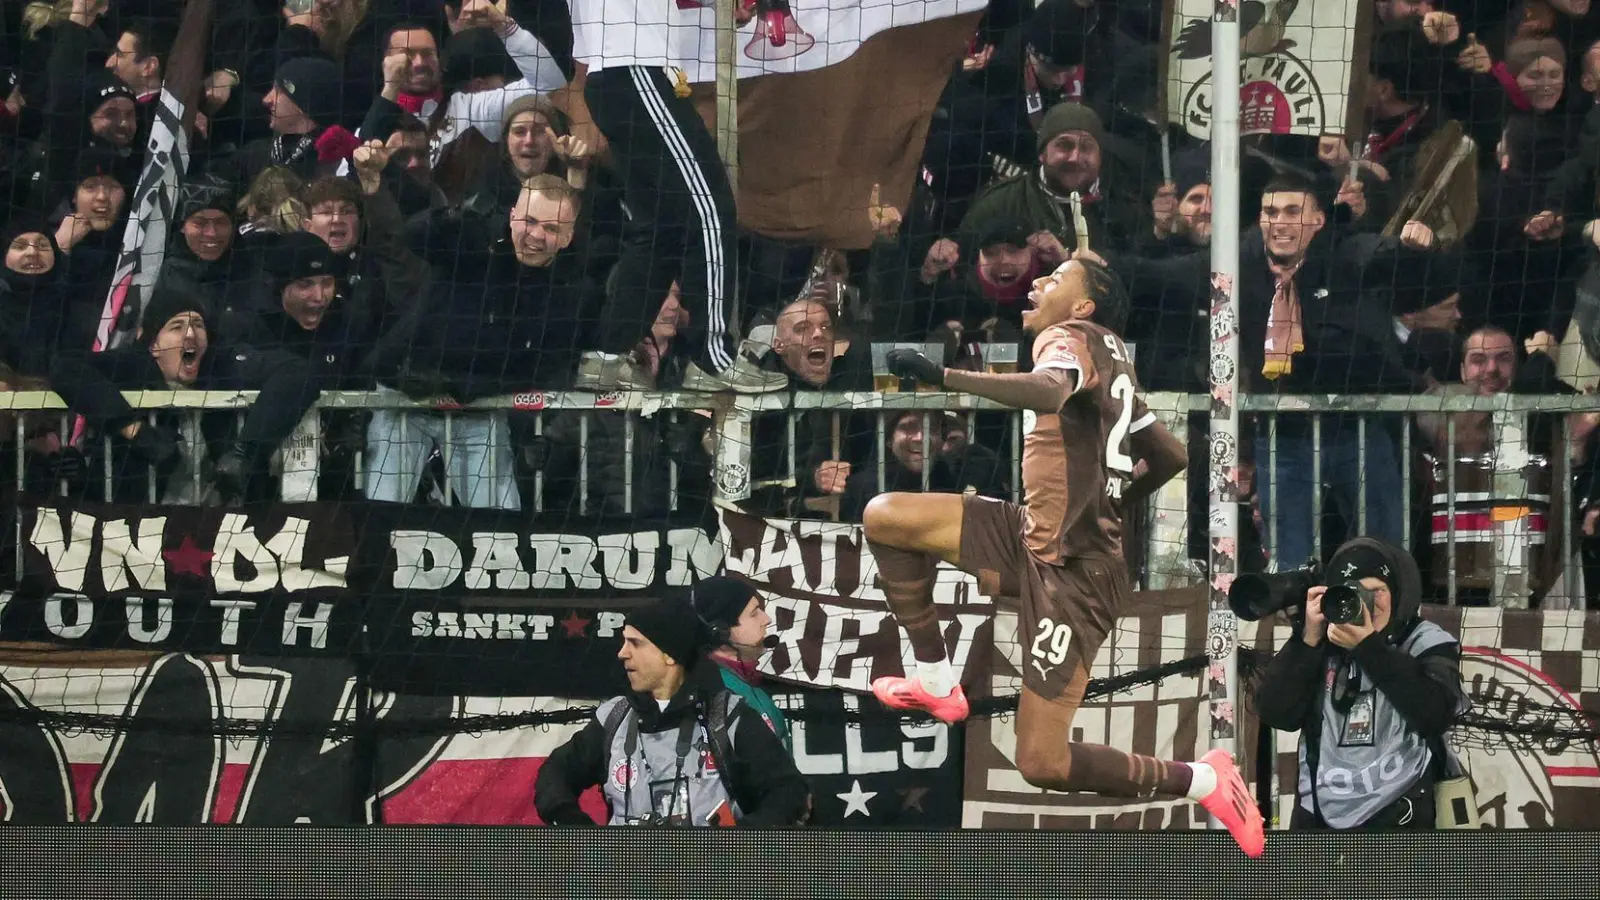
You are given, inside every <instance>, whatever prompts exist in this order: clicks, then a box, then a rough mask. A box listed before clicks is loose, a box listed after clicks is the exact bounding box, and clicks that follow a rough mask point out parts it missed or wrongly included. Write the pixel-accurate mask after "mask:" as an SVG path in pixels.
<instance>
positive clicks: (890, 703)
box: [872, 675, 967, 725]
mask: <svg viewBox="0 0 1600 900" xmlns="http://www.w3.org/2000/svg"><path fill="white" fill-rule="evenodd" d="M872 696H874V697H877V698H878V702H879V703H882V704H883V705H884V706H887V707H889V708H890V709H920V710H924V711H926V712H927V713H928V714H929V715H931V716H933V717H934V718H935V719H938V720H939V721H941V722H943V723H945V724H946V725H954V724H955V723H957V722H959V721H961V720H962V719H965V718H966V717H967V692H966V691H963V690H962V689H961V685H959V684H958V685H956V688H955V690H953V691H951V692H950V695H949V696H948V697H935V696H934V695H932V694H930V693H928V691H927V689H925V688H924V687H923V686H922V682H920V681H918V680H917V679H915V678H899V677H896V676H893V675H885V676H884V677H882V678H878V679H875V680H874V681H873V682H872Z"/></svg>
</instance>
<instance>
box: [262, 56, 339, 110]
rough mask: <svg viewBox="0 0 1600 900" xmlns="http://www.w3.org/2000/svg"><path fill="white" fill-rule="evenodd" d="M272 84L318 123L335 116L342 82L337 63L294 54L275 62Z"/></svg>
mask: <svg viewBox="0 0 1600 900" xmlns="http://www.w3.org/2000/svg"><path fill="white" fill-rule="evenodd" d="M272 84H273V86H274V87H276V88H277V89H278V90H280V91H282V92H283V93H285V94H287V95H288V97H289V99H290V100H293V101H294V105H295V106H298V107H300V111H301V112H303V113H305V114H306V117H307V118H309V119H310V120H311V121H313V122H315V123H317V124H318V125H332V124H334V121H335V120H336V119H338V117H339V97H340V95H341V94H342V93H343V90H342V89H343V87H344V84H343V77H342V75H341V74H340V72H339V67H338V66H336V65H334V64H333V63H332V62H330V61H328V60H326V59H322V58H320V57H316V56H299V57H296V58H294V59H291V60H289V61H288V62H285V63H284V64H283V65H281V66H278V71H277V74H275V75H273V76H272Z"/></svg>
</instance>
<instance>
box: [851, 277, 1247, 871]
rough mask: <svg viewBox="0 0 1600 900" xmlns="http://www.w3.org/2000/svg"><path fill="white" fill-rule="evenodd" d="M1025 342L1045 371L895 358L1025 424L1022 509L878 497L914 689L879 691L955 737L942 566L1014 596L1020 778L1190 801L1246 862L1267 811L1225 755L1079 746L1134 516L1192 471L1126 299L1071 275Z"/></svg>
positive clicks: (877, 540) (916, 356)
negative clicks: (1019, 659) (1149, 393)
mask: <svg viewBox="0 0 1600 900" xmlns="http://www.w3.org/2000/svg"><path fill="white" fill-rule="evenodd" d="M1028 300H1029V303H1030V307H1031V308H1030V309H1029V310H1028V311H1026V312H1024V313H1023V326H1024V327H1025V328H1026V329H1027V330H1028V331H1029V332H1030V333H1031V334H1033V335H1035V336H1036V337H1035V339H1034V343H1033V371H1031V372H1027V373H1023V374H987V373H979V372H966V371H960V370H956V369H945V368H942V367H940V366H939V365H937V364H935V363H934V362H933V361H932V360H929V359H928V358H927V357H925V356H923V355H921V354H920V353H917V352H916V351H914V350H895V351H892V352H891V353H890V355H889V367H890V369H891V370H893V371H894V373H895V374H897V375H900V376H902V377H907V376H909V377H913V378H916V379H917V380H918V381H922V382H924V383H927V384H931V385H935V386H941V387H945V388H948V389H950V390H952V391H961V392H964V393H969V394H975V395H977V396H980V397H987V398H989V399H992V400H995V401H998V402H1000V403H1004V404H1006V405H1008V406H1014V407H1018V408H1020V409H1023V410H1025V413H1024V418H1023V422H1024V426H1023V430H1024V432H1025V434H1026V437H1025V439H1024V443H1023V451H1022V483H1023V490H1024V494H1025V499H1026V501H1027V502H1026V503H1025V504H1024V505H1022V506H1018V505H1016V504H1014V503H1006V502H1002V501H998V500H992V499H989V498H986V497H980V496H961V495H955V494H914V493H891V494H883V495H880V496H878V497H876V498H874V499H873V500H872V502H871V503H870V504H869V505H868V506H867V509H866V515H865V517H864V519H865V523H866V534H867V542H868V544H869V545H870V546H871V549H872V552H873V555H874V556H876V557H877V560H878V574H879V578H880V582H881V586H882V588H883V593H884V596H885V597H886V598H887V599H888V602H889V608H890V610H891V611H893V613H894V615H895V618H896V619H897V620H898V621H899V622H900V624H901V625H902V626H903V627H904V628H905V629H906V632H907V634H908V636H909V638H910V641H911V646H912V649H913V652H914V655H915V658H916V668H915V672H914V673H913V674H912V675H911V677H906V678H880V679H878V680H877V681H875V682H874V683H873V685H872V690H873V693H874V694H876V695H877V697H878V699H879V700H880V701H882V702H883V704H884V705H885V706H889V707H892V708H894V709H921V710H926V711H927V712H929V713H931V714H932V715H933V716H934V717H935V718H938V719H940V720H942V721H945V722H956V721H959V720H961V719H963V718H965V717H966V715H967V711H968V710H967V699H966V696H965V694H963V692H962V690H961V687H960V686H959V685H957V684H955V683H954V677H953V675H952V672H951V667H950V662H949V659H948V657H947V656H946V653H945V644H944V638H943V636H942V635H941V634H940V631H939V620H938V615H937V613H936V612H935V609H934V604H933V578H934V569H935V567H936V566H937V564H938V560H941V559H942V560H945V561H946V562H948V563H950V564H951V565H954V566H957V567H959V568H961V569H962V570H963V571H966V572H968V573H971V574H973V575H975V576H977V578H978V583H979V585H980V587H981V588H982V589H983V591H984V592H985V593H986V594H989V595H991V596H994V595H998V596H1007V597H1018V598H1020V600H1021V605H1022V620H1021V629H1022V630H1021V639H1022V641H1023V642H1024V648H1023V652H1024V656H1025V658H1024V660H1023V677H1022V698H1021V701H1020V705H1019V706H1018V710H1017V725H1016V728H1017V769H1018V770H1019V771H1020V772H1021V773H1022V776H1023V777H1024V778H1026V779H1027V780H1028V782H1029V783H1030V784H1034V785H1037V786H1039V787H1043V788H1048V789H1050V790H1057V791H1092V792H1094V793H1098V794H1104V795H1108V796H1118V797H1151V796H1156V795H1169V796H1177V797H1188V798H1189V799H1191V800H1195V801H1198V802H1199V804H1200V805H1201V806H1202V807H1204V808H1205V809H1206V811H1208V812H1210V813H1211V814H1212V815H1214V816H1216V817H1217V819H1218V820H1219V821H1221V822H1222V823H1223V824H1224V825H1226V826H1227V828H1228V830H1229V831H1230V832H1232V833H1233V836H1234V838H1235V840H1237V841H1238V842H1239V845H1240V847H1242V848H1243V849H1244V851H1245V853H1246V854H1248V855H1250V856H1259V855H1260V854H1261V852H1262V849H1263V842H1264V835H1263V833H1262V821H1261V813H1260V811H1259V810H1257V809H1256V807H1255V805H1254V803H1253V802H1252V800H1251V798H1250V796H1249V793H1248V791H1247V790H1246V788H1245V784H1244V779H1243V778H1241V777H1240V775H1239V770H1238V768H1237V766H1235V765H1234V761H1233V758H1232V756H1231V755H1229V754H1228V752H1227V751H1225V750H1212V751H1211V752H1209V753H1207V754H1205V755H1204V756H1202V757H1201V758H1200V761H1199V762H1193V763H1181V762H1168V761H1166V760H1159V759H1153V758H1151V757H1147V756H1136V755H1131V754H1128V753H1124V752H1122V751H1120V750H1116V749H1113V748H1111V747H1103V746H1099V745H1094V744H1083V743H1074V742H1072V741H1071V740H1070V737H1071V727H1072V717H1073V714H1074V713H1075V712H1076V711H1077V709H1078V706H1079V705H1080V704H1081V703H1082V702H1083V696H1084V691H1085V689H1086V687H1087V686H1088V682H1089V665H1090V663H1091V662H1092V661H1093V660H1094V655H1095V653H1096V651H1098V650H1099V648H1100V644H1101V643H1102V642H1103V641H1104V640H1105V638H1106V636H1107V635H1108V634H1109V633H1110V632H1111V629H1112V627H1113V626H1114V624H1115V620H1116V616H1117V614H1118V612H1119V611H1120V610H1121V609H1122V607H1123V605H1124V603H1125V602H1126V601H1127V599H1128V593H1129V586H1128V570H1127V564H1126V562H1125V561H1124V559H1123V555H1122V507H1123V504H1124V503H1136V502H1138V501H1139V500H1141V499H1143V498H1145V497H1148V496H1150V495H1151V494H1152V493H1154V492H1155V490H1156V489H1157V488H1159V487H1160V486H1161V485H1162V484H1163V483H1165V482H1166V481H1167V480H1168V479H1170V478H1172V477H1173V476H1174V475H1176V474H1177V473H1178V472H1180V471H1182V469H1183V467H1184V464H1185V460H1186V458H1187V456H1186V453H1185V451H1184V448H1183V446H1182V444H1180V443H1179V442H1178V440H1177V439H1176V438H1174V437H1173V436H1172V434H1171V433H1170V432H1168V431H1167V430H1166V429H1165V428H1164V427H1163V426H1162V425H1161V424H1160V423H1159V422H1158V421H1156V417H1155V415H1154V414H1153V413H1151V412H1150V411H1149V410H1148V409H1146V407H1145V405H1144V401H1143V400H1142V399H1141V398H1140V396H1139V383H1138V381H1137V380H1136V378H1135V376H1134V370H1133V362H1132V360H1131V358H1130V357H1129V355H1128V350H1127V347H1126V345H1124V344H1123V342H1122V338H1121V337H1119V336H1118V331H1120V330H1121V328H1122V325H1123V322H1124V320H1125V319H1126V318H1127V315H1128V305H1129V304H1128V297H1127V293H1126V292H1125V291H1124V290H1123V288H1122V286H1121V284H1120V283H1119V282H1118V280H1117V278H1116V277H1115V276H1114V275H1112V274H1111V272H1110V271H1109V270H1108V269H1106V268H1105V267H1104V266H1103V265H1100V264H1099V263H1098V261H1095V260H1092V259H1073V260H1069V261H1067V262H1065V263H1063V264H1062V265H1061V266H1060V267H1058V268H1057V269H1056V270H1055V271H1054V272H1052V273H1051V274H1049V275H1047V276H1045V277H1043V278H1040V279H1038V280H1037V281H1035V282H1034V285H1033V290H1032V292H1031V293H1029V295H1028Z"/></svg>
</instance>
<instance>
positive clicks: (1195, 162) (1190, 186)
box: [1172, 144, 1211, 200]
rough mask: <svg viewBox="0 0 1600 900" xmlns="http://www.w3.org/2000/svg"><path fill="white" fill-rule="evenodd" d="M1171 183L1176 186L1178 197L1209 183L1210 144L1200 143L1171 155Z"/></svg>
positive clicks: (1181, 197) (1180, 198)
mask: <svg viewBox="0 0 1600 900" xmlns="http://www.w3.org/2000/svg"><path fill="white" fill-rule="evenodd" d="M1172 183H1173V184H1175V185H1177V187H1178V199H1179V200H1182V199H1183V198H1184V195H1186V194H1188V193H1189V192H1190V191H1192V190H1194V189H1195V187H1196V186H1198V185H1202V184H1210V183H1211V145H1210V144H1201V145H1200V146H1198V147H1193V148H1190V149H1188V150H1183V151H1181V152H1178V153H1174V154H1173V155H1172Z"/></svg>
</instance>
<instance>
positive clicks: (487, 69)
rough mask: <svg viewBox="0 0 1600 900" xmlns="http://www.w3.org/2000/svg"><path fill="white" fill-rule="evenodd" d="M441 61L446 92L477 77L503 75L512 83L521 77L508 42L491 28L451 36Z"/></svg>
mask: <svg viewBox="0 0 1600 900" xmlns="http://www.w3.org/2000/svg"><path fill="white" fill-rule="evenodd" d="M441 62H442V63H443V66H444V89H445V92H446V93H448V92H450V91H454V90H457V89H459V88H460V87H461V86H462V85H464V84H466V83H467V82H468V81H470V80H472V79H474V78H487V77H489V76H491V75H500V76H503V77H504V78H505V79H506V81H508V82H510V81H515V80H516V79H518V78H521V77H522V73H521V72H520V71H518V69H517V66H516V63H514V62H513V61H512V59H511V54H509V53H507V52H506V45H505V42H503V41H501V40H500V36H499V35H497V34H495V33H494V30H493V29H490V28H464V29H462V30H461V31H458V32H456V33H455V34H454V35H451V37H450V41H449V43H447V44H445V45H444V58H443V59H442V60H441Z"/></svg>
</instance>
